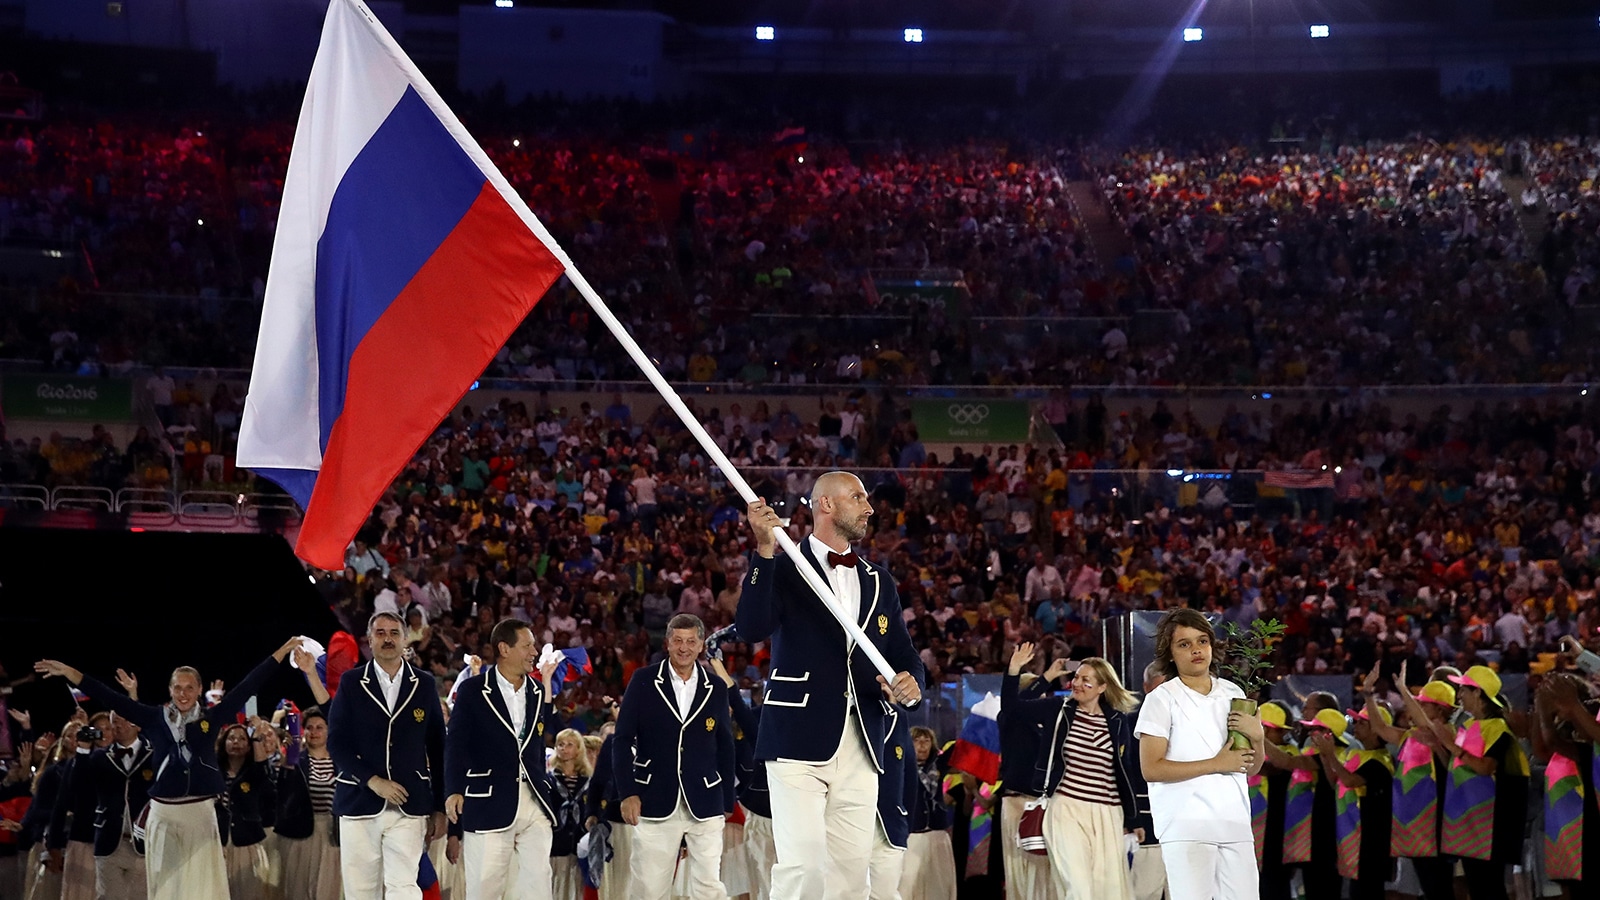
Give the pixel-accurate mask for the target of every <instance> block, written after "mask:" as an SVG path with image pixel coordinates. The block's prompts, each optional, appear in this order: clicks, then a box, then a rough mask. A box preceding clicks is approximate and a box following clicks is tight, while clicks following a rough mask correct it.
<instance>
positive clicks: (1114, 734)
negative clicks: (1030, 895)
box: [1000, 644, 1144, 900]
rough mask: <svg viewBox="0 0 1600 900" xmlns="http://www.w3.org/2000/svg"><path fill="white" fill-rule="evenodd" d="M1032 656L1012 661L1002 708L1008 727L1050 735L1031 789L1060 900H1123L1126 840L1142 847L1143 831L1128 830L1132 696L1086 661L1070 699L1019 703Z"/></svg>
mask: <svg viewBox="0 0 1600 900" xmlns="http://www.w3.org/2000/svg"><path fill="white" fill-rule="evenodd" d="M1033 655H1034V647H1033V645H1032V644H1022V645H1020V646H1018V647H1017V650H1016V652H1015V653H1013V654H1012V656H1011V667H1010V669H1009V670H1007V673H1006V678H1005V681H1004V682H1003V684H1002V687H1001V699H1000V703H1001V708H1002V709H1003V710H1004V711H1005V713H1006V716H1007V719H1008V720H1015V719H1020V720H1024V721H1026V722H1029V723H1031V724H1033V725H1035V726H1039V727H1044V728H1048V729H1050V730H1049V732H1048V733H1049V734H1050V738H1049V739H1048V740H1042V741H1040V742H1039V750H1038V756H1037V758H1036V759H1035V763H1034V771H1033V779H1034V784H1033V785H1032V787H1033V788H1034V789H1035V792H1036V793H1039V794H1041V795H1043V796H1045V797H1047V798H1048V812H1047V813H1046V814H1045V824H1044V837H1045V843H1046V845H1047V846H1048V847H1049V853H1050V867H1051V869H1052V870H1053V871H1054V873H1055V880H1056V888H1057V890H1058V892H1059V893H1060V894H1061V896H1062V897H1064V898H1066V900H1079V898H1090V900H1128V898H1130V897H1131V896H1132V891H1131V888H1130V886H1129V882H1128V862H1127V860H1128V849H1127V844H1126V840H1125V837H1124V835H1128V834H1132V835H1134V837H1135V839H1136V841H1142V840H1143V839H1144V833H1143V832H1144V829H1142V828H1134V827H1133V822H1134V819H1135V817H1136V816H1137V814H1138V813H1137V810H1136V808H1135V805H1134V798H1135V796H1136V795H1137V791H1136V789H1135V787H1134V779H1133V775H1132V774H1131V772H1130V769H1129V766H1130V765H1131V763H1130V761H1129V760H1130V757H1131V756H1132V754H1135V753H1138V752H1139V751H1138V745H1137V744H1135V743H1134V738H1133V721H1132V719H1130V718H1129V717H1128V715H1127V713H1129V712H1130V711H1132V709H1133V707H1134V700H1133V696H1132V695H1131V694H1129V693H1128V691H1127V689H1126V688H1124V687H1123V686H1122V682H1121V681H1119V680H1117V674H1116V672H1115V671H1114V670H1113V669H1112V668H1111V664H1110V663H1108V662H1106V661H1105V660H1103V659H1099V658H1090V659H1086V660H1084V661H1083V663H1082V664H1081V665H1080V666H1079V667H1078V671H1077V673H1076V674H1075V675H1073V677H1072V695H1071V696H1070V697H1067V698H1060V697H1046V698H1044V699H1041V700H1019V699H1018V698H1017V684H1018V681H1019V679H1020V675H1021V673H1022V668H1023V667H1024V666H1026V665H1027V664H1028V663H1029V662H1030V661H1031V660H1032V659H1033ZM1041 733H1044V732H1041Z"/></svg>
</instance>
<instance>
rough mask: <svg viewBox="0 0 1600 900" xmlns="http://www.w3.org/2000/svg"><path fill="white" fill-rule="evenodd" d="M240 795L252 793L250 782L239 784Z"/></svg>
mask: <svg viewBox="0 0 1600 900" xmlns="http://www.w3.org/2000/svg"><path fill="white" fill-rule="evenodd" d="M239 793H241V794H248V793H250V782H248V781H241V782H239Z"/></svg>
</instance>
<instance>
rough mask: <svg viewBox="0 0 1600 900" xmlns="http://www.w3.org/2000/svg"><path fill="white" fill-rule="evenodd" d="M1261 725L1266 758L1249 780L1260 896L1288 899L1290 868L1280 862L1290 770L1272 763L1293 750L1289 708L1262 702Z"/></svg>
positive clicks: (1251, 824) (1273, 701) (1281, 860)
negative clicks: (1259, 878) (1259, 874)
mask: <svg viewBox="0 0 1600 900" xmlns="http://www.w3.org/2000/svg"><path fill="white" fill-rule="evenodd" d="M1261 728H1262V731H1263V733H1264V735H1265V738H1266V740H1265V745H1264V749H1265V750H1266V751H1267V761H1266V763H1265V764H1264V765H1263V766H1262V767H1261V771H1260V772H1258V773H1256V774H1255V775H1252V776H1250V779H1249V784H1250V830H1251V832H1252V833H1253V834H1254V836H1255V845H1256V866H1257V867H1258V868H1259V869H1260V870H1261V896H1262V897H1263V898H1266V900H1289V870H1288V868H1287V867H1285V866H1284V864H1283V832H1284V824H1283V810H1284V800H1285V797H1286V795H1287V794H1288V791H1289V774H1290V770H1289V769H1288V768H1285V767H1282V766H1279V765H1277V764H1276V763H1274V762H1273V759H1274V758H1276V759H1279V760H1282V759H1284V758H1286V757H1287V756H1288V755H1289V754H1291V753H1293V752H1295V750H1294V746H1293V745H1292V744H1290V743H1289V741H1290V729H1289V708H1288V707H1286V706H1284V705H1283V704H1282V703H1280V702H1278V701H1276V700H1270V701H1268V702H1266V703H1263V704H1261Z"/></svg>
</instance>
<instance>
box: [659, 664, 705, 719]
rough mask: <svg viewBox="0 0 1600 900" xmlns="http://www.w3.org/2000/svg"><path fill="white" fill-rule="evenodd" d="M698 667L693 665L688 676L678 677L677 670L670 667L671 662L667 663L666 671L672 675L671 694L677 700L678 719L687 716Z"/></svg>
mask: <svg viewBox="0 0 1600 900" xmlns="http://www.w3.org/2000/svg"><path fill="white" fill-rule="evenodd" d="M699 668H700V667H699V666H695V667H694V668H692V669H690V670H689V677H688V678H686V679H680V678H679V677H678V670H677V669H674V668H673V667H672V663H670V662H669V663H667V672H668V673H669V674H671V675H672V696H673V697H674V698H675V699H676V700H677V701H678V718H679V719H680V720H682V719H687V718H689V707H691V706H693V705H694V684H695V682H696V681H699V680H700V679H699V678H698V677H697V676H698V675H699V672H697V671H696V670H697V669H699Z"/></svg>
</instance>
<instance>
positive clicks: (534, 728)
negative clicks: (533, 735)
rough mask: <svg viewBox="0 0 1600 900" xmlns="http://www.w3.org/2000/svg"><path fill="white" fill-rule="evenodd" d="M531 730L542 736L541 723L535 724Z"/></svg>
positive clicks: (542, 725) (542, 727) (542, 728)
mask: <svg viewBox="0 0 1600 900" xmlns="http://www.w3.org/2000/svg"><path fill="white" fill-rule="evenodd" d="M533 730H534V731H537V732H539V733H540V734H544V723H543V722H539V723H537V724H535V725H534V726H533Z"/></svg>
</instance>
